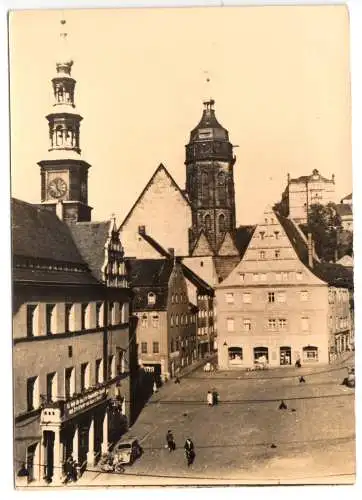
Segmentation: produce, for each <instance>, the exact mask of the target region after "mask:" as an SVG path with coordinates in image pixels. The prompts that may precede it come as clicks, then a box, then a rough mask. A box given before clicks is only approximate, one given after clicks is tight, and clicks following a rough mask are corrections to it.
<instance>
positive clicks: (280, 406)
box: [279, 399, 288, 410]
mask: <svg viewBox="0 0 362 500" xmlns="http://www.w3.org/2000/svg"><path fill="white" fill-rule="evenodd" d="M287 409H288V407H287V405H286V404H285V402H284V400H283V399H282V400H281V402H280V405H279V410H287Z"/></svg>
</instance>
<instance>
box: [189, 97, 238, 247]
mask: <svg viewBox="0 0 362 500" xmlns="http://www.w3.org/2000/svg"><path fill="white" fill-rule="evenodd" d="M214 104H215V102H214V101H213V100H210V101H206V102H204V110H203V114H202V118H201V121H200V123H199V124H198V125H197V127H196V128H194V129H193V130H192V131H191V134H190V141H189V143H188V144H187V145H186V161H185V164H186V191H187V194H188V198H189V201H190V203H191V210H192V227H191V229H190V233H189V253H190V255H192V253H193V250H194V248H195V246H196V245H197V243H198V241H199V239H200V237H201V236H202V233H203V234H204V237H206V240H207V243H208V244H209V246H210V254H212V255H217V254H218V253H219V248H220V246H221V244H222V242H223V240H224V238H225V234H226V233H232V234H233V233H234V232H235V228H236V221H235V192H234V174H233V167H234V163H235V156H234V155H233V146H232V144H231V143H230V141H229V133H228V131H227V130H226V129H225V128H224V127H222V125H220V123H219V122H218V121H217V119H216V116H215V110H214ZM203 244H204V245H205V241H204V243H203Z"/></svg>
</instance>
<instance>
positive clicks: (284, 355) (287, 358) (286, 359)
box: [280, 346, 292, 366]
mask: <svg viewBox="0 0 362 500" xmlns="http://www.w3.org/2000/svg"><path fill="white" fill-rule="evenodd" d="M291 364H292V349H291V348H290V347H289V346H283V347H281V348H280V365H281V366H285V365H291Z"/></svg>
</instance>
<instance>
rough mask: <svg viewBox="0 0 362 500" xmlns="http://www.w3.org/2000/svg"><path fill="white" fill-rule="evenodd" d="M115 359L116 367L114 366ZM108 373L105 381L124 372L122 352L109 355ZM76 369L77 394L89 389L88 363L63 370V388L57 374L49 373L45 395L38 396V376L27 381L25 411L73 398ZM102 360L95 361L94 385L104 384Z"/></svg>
mask: <svg viewBox="0 0 362 500" xmlns="http://www.w3.org/2000/svg"><path fill="white" fill-rule="evenodd" d="M116 358H118V365H117V366H116ZM107 368H108V373H107V380H111V379H113V378H114V377H115V376H116V374H117V372H118V373H123V372H124V371H125V366H124V357H123V351H119V352H118V354H117V356H115V355H111V356H109V357H108V367H107ZM76 369H79V370H80V385H79V392H83V391H84V390H86V389H88V388H89V387H91V377H90V363H82V364H81V365H80V366H79V368H76V367H74V366H70V367H67V368H65V370H64V387H63V388H61V387H59V384H58V373H57V372H51V373H47V375H46V381H45V382H46V386H45V390H46V392H45V394H42V395H41V394H40V388H39V376H35V377H30V378H28V379H27V411H32V410H35V409H37V408H39V406H40V404H41V403H42V401H44V400H45V401H47V402H52V401H57V400H67V399H69V398H71V397H72V396H74V395H75V394H76V392H77V390H76V378H75V377H76ZM103 369H104V368H103V359H102V358H100V359H96V361H95V372H94V384H101V383H103V382H104V372H103Z"/></svg>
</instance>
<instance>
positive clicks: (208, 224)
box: [205, 214, 211, 232]
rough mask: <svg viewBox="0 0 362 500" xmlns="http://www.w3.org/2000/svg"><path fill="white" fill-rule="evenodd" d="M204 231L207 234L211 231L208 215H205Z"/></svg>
mask: <svg viewBox="0 0 362 500" xmlns="http://www.w3.org/2000/svg"><path fill="white" fill-rule="evenodd" d="M205 229H206V231H207V232H209V231H211V217H210V215H209V214H207V215H205Z"/></svg>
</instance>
